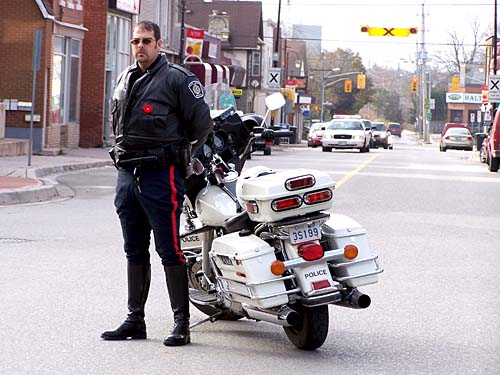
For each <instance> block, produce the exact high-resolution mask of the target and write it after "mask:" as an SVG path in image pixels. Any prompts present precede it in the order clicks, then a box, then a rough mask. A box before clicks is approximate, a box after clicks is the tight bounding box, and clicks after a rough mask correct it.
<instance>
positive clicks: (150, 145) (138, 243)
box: [101, 54, 213, 346]
mask: <svg viewBox="0 0 500 375" xmlns="http://www.w3.org/2000/svg"><path fill="white" fill-rule="evenodd" d="M203 97H204V90H203V87H202V85H201V83H200V82H199V81H198V79H197V78H196V76H194V75H193V74H192V73H191V72H189V71H187V70H185V69H184V68H182V67H180V66H177V65H174V64H170V63H169V62H168V61H167V59H166V57H165V55H163V54H160V55H159V56H158V58H157V59H156V61H155V62H154V63H153V64H152V65H151V66H150V67H149V68H148V69H147V70H146V71H141V69H140V68H139V67H138V66H137V64H134V65H132V66H130V67H129V68H127V69H126V70H125V71H124V72H123V73H122V74H121V75H120V77H119V79H118V83H117V86H116V89H115V92H114V94H113V109H112V113H113V130H114V133H115V137H116V144H115V146H114V147H113V149H112V151H111V154H112V157H113V160H114V161H115V165H116V166H117V168H118V179H117V186H116V197H115V206H116V210H117V213H118V216H119V218H120V222H121V226H122V232H123V238H124V249H125V254H126V257H127V260H128V262H127V277H128V308H129V314H128V316H127V319H126V320H125V322H124V323H123V324H122V325H121V326H120V327H119V328H118V329H116V330H114V331H107V332H104V333H103V334H102V335H101V337H102V338H104V339H106V340H123V339H127V338H132V339H141V338H146V325H145V322H144V305H145V303H146V299H147V295H148V291H149V284H150V278H151V271H150V254H149V250H148V249H149V245H150V235H151V230H152V231H153V235H154V241H155V247H156V251H157V253H158V255H159V256H160V258H161V261H162V264H163V266H164V269H165V275H166V281H167V288H168V292H169V297H170V303H171V307H172V310H173V313H174V323H175V324H174V328H173V330H172V332H171V334H170V335H169V336H168V337H167V338H166V339H165V340H164V344H165V345H168V346H170V345H183V344H186V343H189V342H190V336H189V300H188V284H187V275H186V267H185V263H186V261H185V258H184V256H183V254H182V251H181V246H180V239H179V220H180V214H181V210H182V203H183V197H184V178H185V177H186V175H185V172H184V171H185V167H186V165H185V164H186V163H187V162H188V161H189V160H186V159H187V158H188V157H187V156H186V155H187V154H189V152H186V150H189V148H190V146H191V145H192V147H193V151H196V149H197V148H199V147H200V146H201V145H203V143H204V142H205V141H206V139H207V136H208V134H209V133H210V131H211V129H212V126H213V122H212V120H211V118H210V109H209V107H208V105H207V104H206V103H205V101H204V99H203Z"/></svg>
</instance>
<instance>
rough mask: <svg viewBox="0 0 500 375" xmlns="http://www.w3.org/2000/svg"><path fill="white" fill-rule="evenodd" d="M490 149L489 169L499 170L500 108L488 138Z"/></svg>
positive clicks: (491, 170)
mask: <svg viewBox="0 0 500 375" xmlns="http://www.w3.org/2000/svg"><path fill="white" fill-rule="evenodd" d="M488 151H489V160H488V170H489V171H490V172H498V167H499V164H500V110H499V111H497V113H496V115H495V118H494V120H493V124H492V125H491V134H490V136H489V138H488Z"/></svg>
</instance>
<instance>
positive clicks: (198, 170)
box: [191, 158, 205, 176]
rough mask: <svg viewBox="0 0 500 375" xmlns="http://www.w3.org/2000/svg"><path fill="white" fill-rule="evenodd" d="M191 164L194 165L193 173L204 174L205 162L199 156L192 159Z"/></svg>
mask: <svg viewBox="0 0 500 375" xmlns="http://www.w3.org/2000/svg"><path fill="white" fill-rule="evenodd" d="M191 165H192V166H193V173H194V174H195V175H197V176H199V175H200V174H202V173H203V171H204V170H205V167H204V166H203V163H202V162H201V161H200V160H199V159H198V158H193V159H192V160H191Z"/></svg>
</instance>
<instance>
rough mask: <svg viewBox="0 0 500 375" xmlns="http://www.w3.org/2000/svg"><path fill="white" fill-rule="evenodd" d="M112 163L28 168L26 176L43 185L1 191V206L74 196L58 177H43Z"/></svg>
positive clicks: (99, 162) (102, 162) (101, 162)
mask: <svg viewBox="0 0 500 375" xmlns="http://www.w3.org/2000/svg"><path fill="white" fill-rule="evenodd" d="M111 165H113V164H112V162H111V161H97V162H85V163H75V164H68V165H57V166H51V167H42V168H35V169H28V170H27V171H26V177H27V178H35V179H38V180H39V181H41V182H42V184H43V185H39V186H34V187H30V188H22V189H12V190H5V191H2V192H0V206H9V205H16V204H23V203H39V202H46V201H50V200H53V199H68V198H72V197H74V196H75V193H74V191H73V190H71V189H70V188H69V187H67V186H64V185H61V184H59V183H58V182H57V180H56V179H52V178H43V177H45V176H49V175H61V174H64V173H68V172H73V171H81V170H86V169H93V168H102V167H107V166H111Z"/></svg>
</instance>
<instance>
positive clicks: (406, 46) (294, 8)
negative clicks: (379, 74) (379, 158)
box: [262, 0, 500, 71]
mask: <svg viewBox="0 0 500 375" xmlns="http://www.w3.org/2000/svg"><path fill="white" fill-rule="evenodd" d="M422 3H424V15H425V29H426V33H425V42H426V47H427V48H426V49H427V51H428V52H429V57H430V59H432V55H433V54H436V53H439V51H443V50H450V47H449V46H448V44H449V33H450V32H453V31H457V33H458V34H459V35H461V36H463V37H464V42H465V43H470V42H471V40H470V38H471V35H472V27H471V24H472V22H473V21H474V20H477V21H478V23H479V24H480V31H481V32H483V31H489V32H492V30H493V21H494V0H426V1H425V2H422V1H417V0H380V1H371V0H282V1H281V19H282V20H283V22H285V23H287V24H290V23H291V24H295V23H300V24H307V25H321V26H322V30H323V36H322V40H323V43H322V46H323V49H327V50H329V51H333V50H335V49H336V48H350V49H351V50H353V51H354V52H359V53H360V55H361V57H362V58H363V63H364V65H365V67H367V68H368V67H369V66H371V65H374V64H377V65H382V66H390V67H398V64H399V65H400V67H401V68H402V69H405V70H409V71H410V70H414V63H413V64H412V63H411V62H405V61H411V60H413V61H414V58H415V51H416V43H417V42H418V43H420V42H421V38H422V35H421V27H422ZM262 4H263V12H264V19H270V18H271V19H273V20H274V21H277V16H278V0H263V1H262ZM499 16H500V14H499ZM499 22H500V21H499ZM361 25H368V26H372V27H389V28H390V27H404V28H406V27H413V26H416V27H417V28H418V29H419V33H418V34H416V35H412V36H410V37H407V38H401V37H371V36H368V35H367V34H366V33H361V32H360V27H361Z"/></svg>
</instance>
